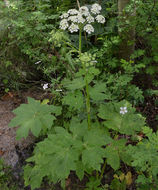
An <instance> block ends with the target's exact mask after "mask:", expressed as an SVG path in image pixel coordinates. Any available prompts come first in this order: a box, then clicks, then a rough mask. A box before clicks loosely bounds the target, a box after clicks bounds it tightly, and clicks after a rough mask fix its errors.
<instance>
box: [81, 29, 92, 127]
mask: <svg viewBox="0 0 158 190" xmlns="http://www.w3.org/2000/svg"><path fill="white" fill-rule="evenodd" d="M81 53H82V26H80V30H79V56H81ZM82 66H83V69H84V71H85V83H86V109H87V121H88V129H90V128H91V117H90V95H89V86H88V79H87V71H86V66H85V64H84V63H82Z"/></svg>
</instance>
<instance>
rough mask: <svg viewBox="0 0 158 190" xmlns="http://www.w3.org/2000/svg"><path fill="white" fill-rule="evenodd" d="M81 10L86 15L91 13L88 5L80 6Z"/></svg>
mask: <svg viewBox="0 0 158 190" xmlns="http://www.w3.org/2000/svg"><path fill="white" fill-rule="evenodd" d="M79 12H80V13H81V14H82V15H84V16H88V15H89V9H88V7H86V6H82V7H80V8H79Z"/></svg>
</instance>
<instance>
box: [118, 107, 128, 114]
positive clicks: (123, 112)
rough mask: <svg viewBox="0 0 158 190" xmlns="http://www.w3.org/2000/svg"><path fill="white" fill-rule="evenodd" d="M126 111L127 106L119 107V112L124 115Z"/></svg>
mask: <svg viewBox="0 0 158 190" xmlns="http://www.w3.org/2000/svg"><path fill="white" fill-rule="evenodd" d="M127 112H128V111H127V107H120V114H122V115H124V114H125V113H127Z"/></svg>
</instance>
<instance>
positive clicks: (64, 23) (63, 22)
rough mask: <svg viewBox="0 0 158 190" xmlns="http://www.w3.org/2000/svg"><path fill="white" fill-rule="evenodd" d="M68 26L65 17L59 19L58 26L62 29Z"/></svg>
mask: <svg viewBox="0 0 158 190" xmlns="http://www.w3.org/2000/svg"><path fill="white" fill-rule="evenodd" d="M68 27H69V24H68V22H67V19H63V20H61V21H60V26H59V28H60V29H62V30H66V29H67V28H68Z"/></svg>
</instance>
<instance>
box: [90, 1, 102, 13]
mask: <svg viewBox="0 0 158 190" xmlns="http://www.w3.org/2000/svg"><path fill="white" fill-rule="evenodd" d="M101 9H102V8H101V6H100V5H99V4H97V3H95V4H93V5H92V7H91V12H92V13H93V14H95V15H96V14H99V13H100V11H101Z"/></svg>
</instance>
